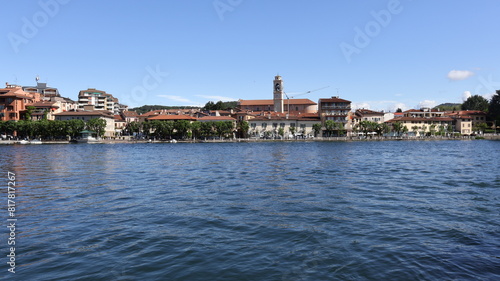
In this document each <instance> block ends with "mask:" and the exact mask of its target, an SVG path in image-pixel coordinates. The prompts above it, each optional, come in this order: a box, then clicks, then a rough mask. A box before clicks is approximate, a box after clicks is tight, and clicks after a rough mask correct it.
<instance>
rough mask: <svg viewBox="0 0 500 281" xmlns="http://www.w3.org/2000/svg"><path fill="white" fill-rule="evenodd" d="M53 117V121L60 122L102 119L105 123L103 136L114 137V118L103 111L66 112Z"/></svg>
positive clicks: (109, 113)
mask: <svg viewBox="0 0 500 281" xmlns="http://www.w3.org/2000/svg"><path fill="white" fill-rule="evenodd" d="M54 115H55V120H62V121H65V120H73V119H78V120H83V121H85V122H87V121H89V120H91V119H95V118H100V119H103V120H104V121H106V128H105V133H104V136H105V137H114V136H115V117H114V115H113V114H111V112H109V111H103V110H95V111H67V112H61V113H57V114H54Z"/></svg>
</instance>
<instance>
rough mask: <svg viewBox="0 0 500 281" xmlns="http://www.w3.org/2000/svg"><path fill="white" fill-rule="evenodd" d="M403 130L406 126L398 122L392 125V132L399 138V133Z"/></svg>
mask: <svg viewBox="0 0 500 281" xmlns="http://www.w3.org/2000/svg"><path fill="white" fill-rule="evenodd" d="M403 128H406V126H405V125H404V124H403V123H401V122H399V121H398V122H395V123H393V124H392V129H393V130H394V132H396V134H397V135H398V136H400V135H401V133H402V132H403Z"/></svg>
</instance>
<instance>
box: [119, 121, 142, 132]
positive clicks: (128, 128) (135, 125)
mask: <svg viewBox="0 0 500 281" xmlns="http://www.w3.org/2000/svg"><path fill="white" fill-rule="evenodd" d="M140 128H141V125H140V123H139V122H136V121H133V122H130V123H128V124H127V125H125V128H124V129H123V133H124V134H126V135H129V136H130V135H133V134H134V133H136V134H138V133H139V130H140Z"/></svg>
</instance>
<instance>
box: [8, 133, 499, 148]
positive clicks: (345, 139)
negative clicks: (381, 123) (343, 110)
mask: <svg viewBox="0 0 500 281" xmlns="http://www.w3.org/2000/svg"><path fill="white" fill-rule="evenodd" d="M440 140H500V134H498V135H485V136H478V137H475V136H467V137H458V138H453V137H425V138H419V137H372V138H359V137H357V138H356V137H352V138H351V137H330V138H311V139H252V138H247V139H223V140H177V141H176V142H175V143H256V142H370V141H440ZM99 143H100V144H116V143H128V144H137V143H172V142H171V141H170V140H153V141H149V140H120V139H104V140H101V141H100V142H99ZM175 143H172V144H175ZM16 144H17V145H21V144H19V141H17V140H0V145H16ZM42 144H73V143H70V142H69V141H42ZM22 145H26V144H22ZM30 145H35V144H30Z"/></svg>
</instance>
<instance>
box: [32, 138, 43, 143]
mask: <svg viewBox="0 0 500 281" xmlns="http://www.w3.org/2000/svg"><path fill="white" fill-rule="evenodd" d="M30 144H42V140H37V139H35V140H32V141H30Z"/></svg>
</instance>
